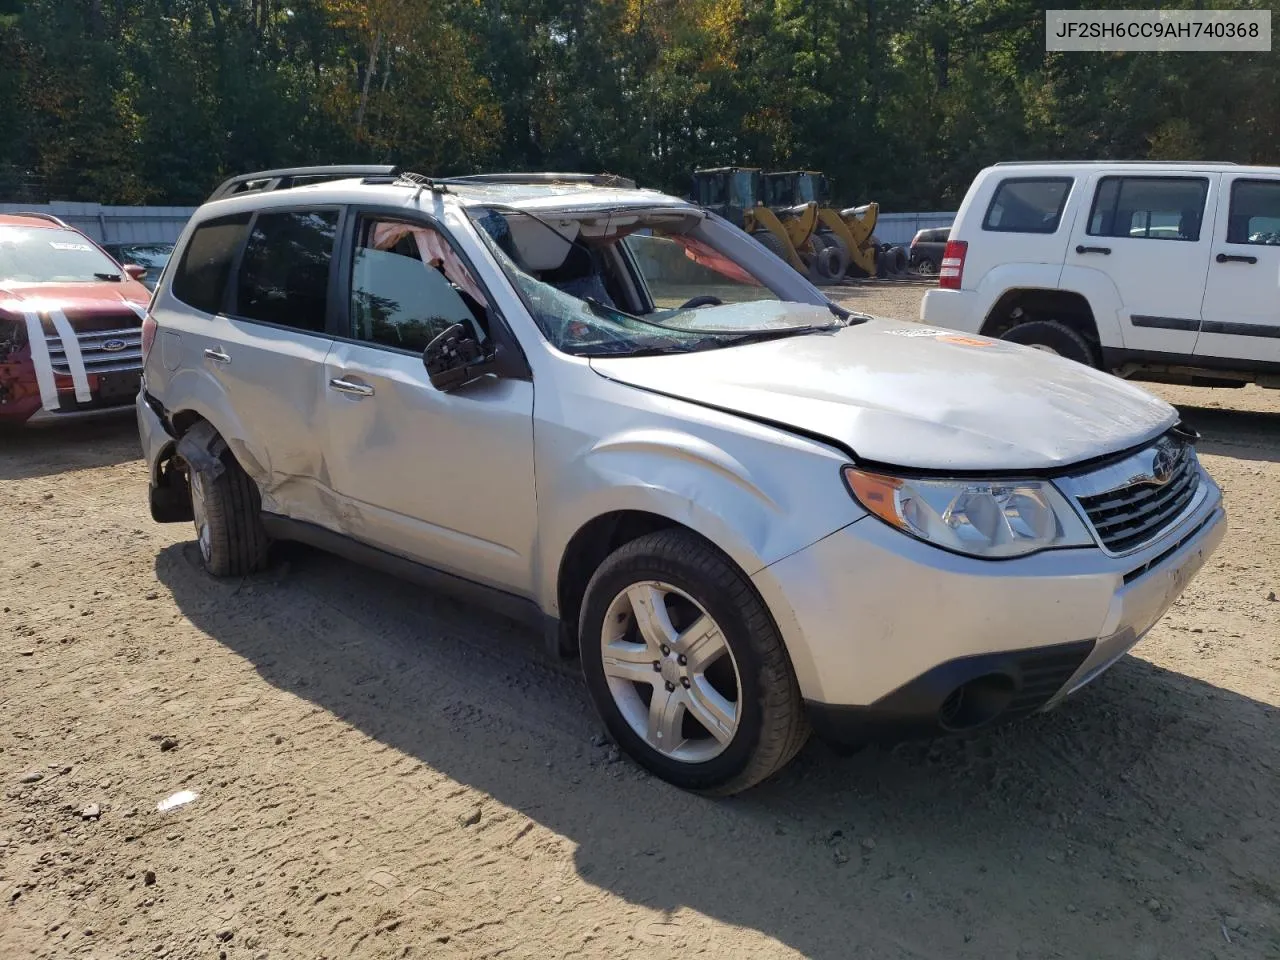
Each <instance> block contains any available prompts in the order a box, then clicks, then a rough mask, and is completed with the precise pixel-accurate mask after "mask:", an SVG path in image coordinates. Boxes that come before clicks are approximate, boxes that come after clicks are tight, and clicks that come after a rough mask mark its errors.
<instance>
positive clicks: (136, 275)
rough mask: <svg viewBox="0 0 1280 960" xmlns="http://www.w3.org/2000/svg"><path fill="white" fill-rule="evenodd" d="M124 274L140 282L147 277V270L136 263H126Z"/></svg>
mask: <svg viewBox="0 0 1280 960" xmlns="http://www.w3.org/2000/svg"><path fill="white" fill-rule="evenodd" d="M124 272H125V273H127V274H128V275H129V276H130V277H131V278H132V279H134V280H141V279H142V278H143V277H145V276H146V275H147V268H146V267H144V266H142V265H141V264H137V263H126V264H125V265H124Z"/></svg>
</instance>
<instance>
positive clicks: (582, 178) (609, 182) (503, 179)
mask: <svg viewBox="0 0 1280 960" xmlns="http://www.w3.org/2000/svg"><path fill="white" fill-rule="evenodd" d="M437 182H438V183H474V184H485V183H489V184H551V183H584V184H588V185H590V186H593V187H619V188H622V189H626V190H634V189H635V188H636V182H635V181H634V180H632V179H631V178H629V177H620V176H618V175H617V174H613V173H473V174H470V175H468V176H464V177H445V178H443V179H441V180H439V181H437Z"/></svg>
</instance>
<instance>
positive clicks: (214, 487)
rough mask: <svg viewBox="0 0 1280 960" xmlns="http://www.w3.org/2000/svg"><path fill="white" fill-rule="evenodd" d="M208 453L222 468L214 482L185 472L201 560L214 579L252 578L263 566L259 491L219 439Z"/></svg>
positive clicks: (197, 472)
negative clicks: (188, 483) (249, 575)
mask: <svg viewBox="0 0 1280 960" xmlns="http://www.w3.org/2000/svg"><path fill="white" fill-rule="evenodd" d="M210 453H211V454H213V456H215V457H217V458H218V459H219V460H220V461H221V463H222V468H223V469H222V472H221V473H219V474H218V476H217V477H216V478H215V479H213V480H212V481H211V480H210V479H209V477H208V475H207V473H205V472H203V471H200V470H196V469H194V468H192V469H190V486H191V513H192V517H193V519H194V521H195V528H196V542H197V544H198V545H199V547H200V557H201V559H203V560H204V566H205V569H206V570H208V571H209V572H210V573H211V574H213V575H214V576H215V577H243V576H246V575H247V574H250V573H256V572H258V571H259V570H262V569H264V568H265V567H266V565H267V546H268V539H267V532H266V530H265V529H264V528H263V526H262V497H261V495H260V494H259V492H258V485H257V484H256V483H254V482H253V480H252V479H251V478H250V477H249V475H248V474H247V473H245V472H244V469H243V468H242V467H241V466H240V464H239V463H238V462H237V461H236V458H235V457H234V456H232V454H231V451H230V450H228V449H227V446H226V444H225V443H224V442H223V441H222V439H221V438H220V437H219V438H217V439H216V440H215V441H214V446H213V449H212V450H210Z"/></svg>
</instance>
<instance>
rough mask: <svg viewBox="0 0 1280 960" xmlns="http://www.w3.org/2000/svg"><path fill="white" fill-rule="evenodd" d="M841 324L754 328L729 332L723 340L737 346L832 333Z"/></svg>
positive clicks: (729, 344)
mask: <svg viewBox="0 0 1280 960" xmlns="http://www.w3.org/2000/svg"><path fill="white" fill-rule="evenodd" d="M839 327H840V325H839V324H823V325H822V326H818V325H816V324H807V325H805V326H803V327H778V328H777V329H775V330H752V331H751V332H750V333H736V334H729V335H728V336H726V337H725V338H724V339H723V340H722V341H721V342H722V343H723V345H724V346H726V347H736V346H738V345H740V344H744V343H764V342H765V341H766V340H781V339H782V338H783V337H798V336H803V335H804V334H807V333H830V332H831V331H832V330H837V329H839Z"/></svg>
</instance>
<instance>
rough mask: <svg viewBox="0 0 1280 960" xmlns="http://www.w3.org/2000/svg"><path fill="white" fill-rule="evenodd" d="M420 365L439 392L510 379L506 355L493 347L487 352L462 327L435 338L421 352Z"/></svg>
mask: <svg viewBox="0 0 1280 960" xmlns="http://www.w3.org/2000/svg"><path fill="white" fill-rule="evenodd" d="M422 365H423V366H424V367H426V368H427V376H428V377H429V378H430V380H431V385H432V386H433V387H435V388H436V389H437V390H440V391H441V392H448V391H450V390H456V389H457V388H458V387H461V386H462V385H464V384H467V383H470V382H471V381H473V380H478V379H479V378H480V377H484V376H488V375H489V374H493V375H495V376H499V377H501V376H511V375H513V371H512V370H509V369H508V367H509V364H508V363H507V362H506V352H505V350H504V349H503V347H502V345H501V344H495V345H494V346H493V347H492V348H490V350H489V351H488V352H486V351H485V348H484V347H482V346H481V345H480V344H479V343H478V342H477V341H476V339H475V337H474V336H473V335H472V331H471V330H470V329H469V328H468V327H467V326H466V325H465V324H461V323H455V324H454V325H453V326H451V327H449V328H448V329H446V330H444V331H442V332H441V333H439V334H437V335H436V337H435V338H433V339H432V341H431V342H430V343H428V344H427V348H426V349H425V350H423V351H422Z"/></svg>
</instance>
